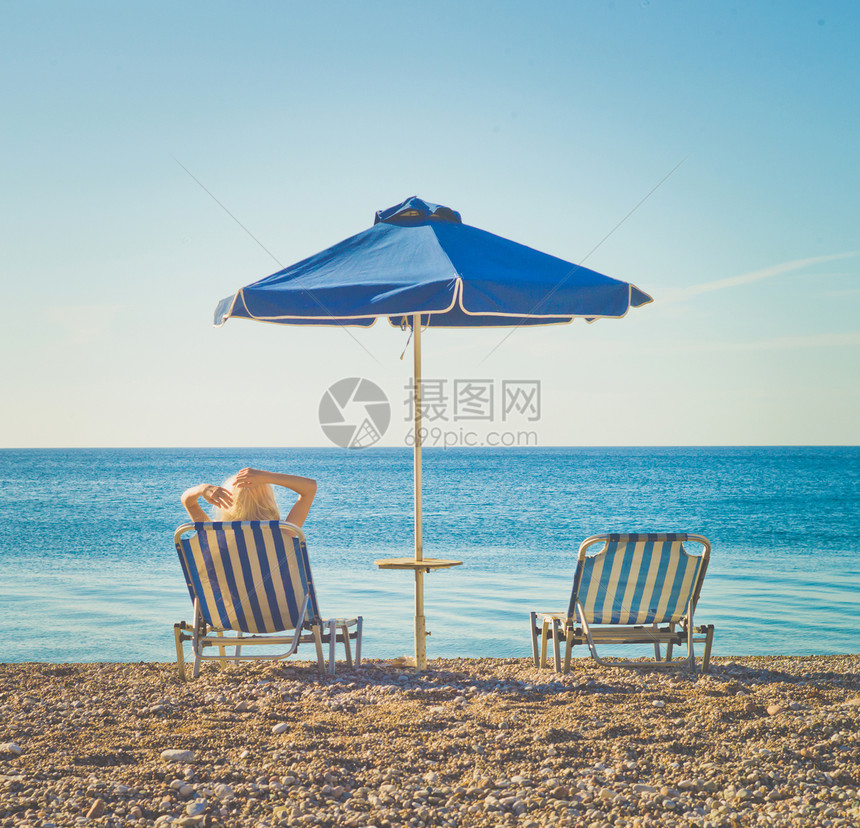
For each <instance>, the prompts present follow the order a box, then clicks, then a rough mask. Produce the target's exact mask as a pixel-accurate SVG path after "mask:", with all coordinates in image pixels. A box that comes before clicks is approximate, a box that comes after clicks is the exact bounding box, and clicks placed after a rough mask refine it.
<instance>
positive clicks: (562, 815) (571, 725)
mask: <svg viewBox="0 0 860 828" xmlns="http://www.w3.org/2000/svg"><path fill="white" fill-rule="evenodd" d="M858 722H860V657H858V656H810V657H770V658H762V657H745V658H736V659H722V658H717V659H714V660H713V661H712V665H711V672H710V673H709V674H708V675H699V676H690V675H688V674H686V673H683V672H678V673H672V674H669V675H667V674H664V673H656V672H640V671H629V670H622V669H617V668H606V667H600V666H597V665H595V664H594V663H593V662H591V661H590V660H587V659H580V660H578V661H577V662H576V663H575V667H574V669H573V671H572V672H571V673H570V674H569V675H567V676H563V675H558V674H556V673H554V672H552V671H551V670H538V669H536V668H534V666H533V665H532V663H531V661H530V660H526V659H445V660H435V661H431V662H430V664H429V667H428V669H427V670H426V671H422V672H416V671H415V670H414V669H407V668H399V667H397V666H395V665H394V664H391V663H386V662H368V663H365V664H363V665H362V666H361V667H360V668H358V669H347V668H345V667H344V666H343V665H339V670H338V674H337V676H336V677H324V678H323V677H320V676H319V675H318V674H317V672H316V668H315V665H311V664H310V663H308V662H289V663H282V662H266V663H259V664H254V665H249V664H243V665H240V666H237V667H230V668H228V669H227V670H219V669H215V668H214V667H210V668H209V669H206V670H204V671H203V672H202V674H201V676H200V678H199V679H197V680H196V681H190V682H187V683H182V682H180V681H179V680H178V677H177V674H176V670H175V667H174V666H173V665H170V664H154V663H140V664H41V663H30V664H3V665H0V825H2V826H19V825H21V826H23V825H26V826H34V828H52V826H55V827H56V828H59V826H77V825H93V826H153V825H155V826H166V825H174V826H188V827H189V828H190V827H191V826H203V828H215V827H216V826H225V828H228V826H259V827H260V828H262V826H289V825H295V826H303V825H319V826H345V828H353V826H364V828H370V827H371V826H376V828H395V826H404V827H405V826H410V828H411V827H412V826H416V828H418V827H420V826H458V827H459V826H511V827H512V828H513V827H514V826H516V827H517V828H542V826H610V825H612V826H631V828H633V826H638V827H639V828H646V826H663V825H665V826H693V825H695V826H703V828H707V826H743V825H775V826H781V825H785V826H853V825H858V824H860V799H858V793H857V785H858V781H860V724H858Z"/></svg>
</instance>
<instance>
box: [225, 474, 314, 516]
mask: <svg viewBox="0 0 860 828" xmlns="http://www.w3.org/2000/svg"><path fill="white" fill-rule="evenodd" d="M260 483H269V484H271V485H272V486H283V487H284V488H285V489H290V490H291V491H294V492H295V493H296V494H297V495H298V496H299V499H298V500H297V501H296V503H295V505H294V506H293V508H292V509H290V513H289V514H288V515H287V522H289V523H295V525H296V526H302V525H303V524H304V522H305V519H306V518H307V516H308V512H309V511H310V508H311V503H313V502H314V495H315V494H316V493H317V482H316V480H311V478H310V477H299V476H298V475H295V474H280V473H278V472H269V471H262V470H261V469H242V471H240V472H239V473H238V474H237V475H236V486H238V487H239V488H242V487H243V486H253V485H255V484H260Z"/></svg>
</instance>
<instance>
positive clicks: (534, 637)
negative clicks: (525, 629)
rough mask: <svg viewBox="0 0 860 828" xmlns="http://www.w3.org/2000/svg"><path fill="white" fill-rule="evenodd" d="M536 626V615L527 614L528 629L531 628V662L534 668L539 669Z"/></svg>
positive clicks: (533, 613)
mask: <svg viewBox="0 0 860 828" xmlns="http://www.w3.org/2000/svg"><path fill="white" fill-rule="evenodd" d="M536 624H537V613H535V612H530V613H529V627H530V628H531V634H532V660H533V661H534V664H535V667H540V658H539V656H538V634H537V629H536V628H535V625H536Z"/></svg>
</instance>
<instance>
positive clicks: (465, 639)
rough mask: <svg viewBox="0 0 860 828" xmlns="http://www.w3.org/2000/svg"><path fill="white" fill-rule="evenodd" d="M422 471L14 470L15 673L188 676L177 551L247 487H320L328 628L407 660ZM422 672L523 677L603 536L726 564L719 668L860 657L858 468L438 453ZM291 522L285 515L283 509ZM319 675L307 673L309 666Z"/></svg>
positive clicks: (711, 594)
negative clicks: (212, 490) (181, 664)
mask: <svg viewBox="0 0 860 828" xmlns="http://www.w3.org/2000/svg"><path fill="white" fill-rule="evenodd" d="M411 464H412V459H411V454H410V453H409V452H408V451H406V450H399V449H366V450H362V451H352V452H348V451H344V450H340V449H265V450H261V449H251V450H237V449H117V450H111V449H99V450H89V449H80V450H71V449H69V450H28V451H17V450H16V451H13V450H7V451H0V481H2V485H3V489H4V491H5V493H6V496H5V497H4V498H3V501H2V505H0V517H2V519H0V556H2V557H0V560H2V564H3V567H2V579H0V633H2V641H3V646H2V649H0V660H2V661H29V660H39V661H139V660H159V661H165V660H169V659H170V658H172V651H173V640H172V638H173V633H172V624H173V622H174V621H178V620H180V619H183V618H185V619H188V620H190V617H191V614H190V602H189V599H188V593H187V591H186V589H185V586H184V582H183V579H182V574H181V570H180V568H179V563H178V561H177V559H176V553H175V551H174V549H173V544H172V537H173V530H174V529H175V528H176V526H177V525H179V524H180V523H183V522H185V513H184V510H183V509H182V506H181V504H180V503H179V494H180V493H181V492H182V490H183V489H185V488H187V487H188V486H190V485H192V484H194V483H198V482H204V481H205V482H213V483H218V482H220V481H221V480H223V479H224V478H225V477H227V476H228V475H229V474H230V473H232V472H234V471H235V470H237V469H238V468H241V467H242V466H246V465H252V466H257V467H262V468H271V469H275V470H279V471H288V472H293V473H297V474H302V475H307V476H310V477H314V478H316V479H317V480H318V481H319V484H320V487H319V493H318V495H317V500H316V502H315V504H314V506H313V509H312V511H311V515H310V517H309V519H308V521H307V523H306V524H305V530H306V532H307V535H308V545H309V549H310V554H311V561H312V565H313V569H314V577H315V581H316V583H317V588H318V592H319V599H320V605H321V609H322V611H323V613H324V614H330V615H335V614H336V615H346V614H359V613H360V614H362V615H363V616H364V618H365V630H366V632H365V654H366V655H367V656H368V657H370V658H387V657H391V656H396V655H403V654H407V653H410V652H411V649H412V613H413V603H412V602H413V581H412V576H411V575H410V574H408V573H404V572H381V571H379V570H378V569H377V568H376V567H375V566H374V564H373V561H374V559H376V558H379V557H387V556H395V555H410V554H411V547H412V502H411V492H412V484H411V480H412V478H411V474H412V471H411V469H412V466H411ZM424 497H425V509H424V522H425V555H427V556H432V557H446V558H455V559H458V560H462V561H464V565H463V566H462V567H458V568H457V569H453V570H449V571H446V572H440V573H434V574H432V575H430V576H428V577H427V578H426V579H425V583H426V599H425V602H426V615H427V623H428V628H429V629H430V630H431V632H432V636H431V637H430V639H428V655H429V656H430V657H431V658H432V657H434V656H440V657H441V656H446V657H447V656H456V655H464V656H481V655H486V656H525V655H527V654H529V653H530V641H529V636H528V629H527V615H528V612H529V610H532V609H536V610H561V609H564V608H566V606H567V601H568V597H569V591H570V585H571V580H572V574H573V563H574V558H575V555H576V550H577V548H578V545H579V542H580V541H581V540H582V539H583V538H585V537H587V536H588V535H591V534H597V533H600V532H610V531H614V532H623V531H689V532H696V533H699V534H704V535H706V536H707V537H708V538H710V540H711V542H712V544H713V550H712V557H711V565H710V568H709V572H708V576H707V579H706V582H705V587H704V589H703V592H702V599H701V601H700V603H699V609H698V611H697V614H696V619H697V621H698V622H699V623H705V622H711V623H714V624H715V626H716V630H717V633H716V638H715V644H714V651H715V654H717V655H743V654H759V653H772V654H796V655H803V654H812V653H860V610H858V602H857V591H858V586H860V541H858V538H860V449H858V448H856V447H848V448H831V447H806V448H587V449H577V448H542V449H507V450H501V449H500V450H489V449H480V450H467V449H457V450H447V451H446V450H443V449H435V450H434V449H429V450H427V451H426V452H425V462H424ZM282 508H283V509H284V511H286V509H288V508H289V501H288V499H287V497H284V498H283V500H282ZM305 657H309V656H305Z"/></svg>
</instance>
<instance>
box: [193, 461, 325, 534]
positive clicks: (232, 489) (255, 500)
mask: <svg viewBox="0 0 860 828" xmlns="http://www.w3.org/2000/svg"><path fill="white" fill-rule="evenodd" d="M273 485H274V486H283V487H284V488H286V489H292V491H294V492H295V493H296V494H297V495H298V496H299V499H298V500H297V501H296V503H295V506H293V508H292V509H290V513H289V514H288V515H287V522H288V523H294V524H295V525H296V526H301V525H302V524H303V523H304V522H305V518H307V516H308V512H309V511H310V508H311V503H313V500H314V495H315V494H316V491H317V483H316V480H311V479H310V478H309V477H297V476H296V475H293V474H278V473H277V472H267V471H261V470H260V469H242V471H240V472H237V473H236V474H234V475H233V476H232V477H228V478H227V479H226V480H225V481H224V483H223V484H222V485H220V486H212V485H209V484H208V483H201V484H200V485H199V486H193V487H192V488H190V489H188V490H187V491H185V492H183V493H182V505H183V506H184V507H185V511H186V512H188V514H189V515H190V516H191V519H192V520H193V521H195V522H200V521H204V522H205V521H209V520H212V518H210V517H209V516H208V515H207V514H206V512H204V511H203V509H202V508H201V507H200V505H199V504H198V503H197V501H198V500H199V499H200V498H201V497H202V498H203V499H204V500H205V501H206V502H207V503H211V504H212V505H213V506H214V507H215V508H216V509H217V510H218V514H217V517H216V518H215V520H280V519H281V516H280V513H279V512H278V505H277V504H276V503H275V493H274V491H273V490H272V486H273Z"/></svg>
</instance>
